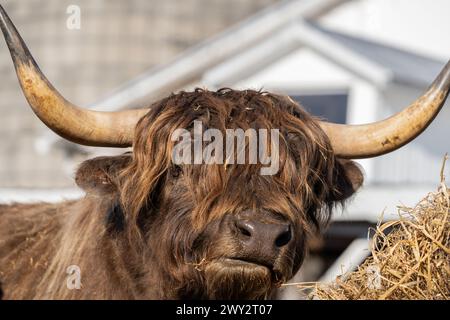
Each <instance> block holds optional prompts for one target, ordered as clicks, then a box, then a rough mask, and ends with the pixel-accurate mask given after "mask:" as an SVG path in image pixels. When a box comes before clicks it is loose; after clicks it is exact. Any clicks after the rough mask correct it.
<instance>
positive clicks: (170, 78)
mask: <svg viewBox="0 0 450 320" xmlns="http://www.w3.org/2000/svg"><path fill="white" fill-rule="evenodd" d="M2 5H3V6H4V8H5V9H6V11H7V12H8V14H9V15H10V17H11V19H12V20H13V21H14V23H15V24H16V26H17V28H18V29H19V31H20V32H21V34H22V36H23V38H24V39H25V41H26V43H27V44H28V46H29V48H30V50H31V52H32V53H33V55H34V56H35V58H36V60H37V62H38V64H39V65H40V67H41V69H42V70H43V71H44V73H45V74H46V75H47V76H48V78H49V79H50V81H51V82H52V83H53V84H54V85H55V87H56V88H57V89H58V90H59V91H60V92H61V93H62V94H63V95H64V96H66V97H67V98H68V99H69V100H71V101H72V102H74V103H76V104H78V105H83V106H86V107H90V108H94V109H98V110H117V109H123V108H130V107H140V106H146V105H149V104H150V103H151V102H152V101H154V100H155V99H158V98H160V97H163V96H165V95H167V94H169V93H170V92H174V91H178V90H181V89H193V88H195V87H197V86H199V87H207V88H209V89H211V90H214V89H218V88H220V87H224V86H227V87H232V88H235V89H243V88H244V89H245V88H252V89H260V88H263V89H264V90H267V91H273V92H278V93H284V94H288V95H290V96H291V97H292V98H293V99H295V100H297V101H299V102H300V103H301V104H302V105H303V106H304V107H305V108H306V109H307V110H308V111H310V112H311V113H313V114H316V115H318V116H321V117H323V118H325V119H327V120H329V121H334V122H340V123H350V124H357V123H366V122H373V121H376V120H380V119H383V118H385V117H388V116H390V115H392V114H394V113H395V112H398V111H399V110H401V109H403V108H404V107H405V106H406V105H408V104H409V103H410V102H412V101H413V100H415V99H416V98H417V97H418V96H419V95H421V94H422V93H423V91H424V90H425V89H426V87H427V86H428V85H429V84H430V83H431V82H432V80H433V79H434V77H435V76H436V75H437V74H438V72H439V70H440V69H441V68H442V67H443V66H444V64H445V62H446V61H447V60H448V59H449V58H450V36H449V34H450V19H448V13H449V12H450V1H448V0H433V1H427V0H290V1H281V0H183V1H179V0H164V1H163V0H108V1H106V0H78V1H77V0H70V1H69V0H9V1H2ZM0 42H1V43H2V44H0V73H1V78H0V79H1V80H0V134H1V137H2V138H1V139H0V150H1V151H0V203H10V202H13V201H20V202H31V201H58V200H61V199H71V198H76V197H80V196H82V193H81V191H80V190H78V189H77V188H76V186H75V184H74V182H73V175H74V170H75V168H76V166H77V165H78V164H80V162H81V161H83V160H84V159H87V158H90V157H93V156H97V155H107V154H116V153H122V152H123V150H115V149H99V148H87V147H80V146H77V145H74V144H72V143H70V142H66V141H63V140H62V139H60V138H59V137H57V136H56V135H54V134H53V133H51V132H50V131H49V130H48V129H47V128H46V127H45V126H44V125H43V124H42V123H41V122H40V121H39V120H38V119H37V118H36V117H35V115H34V114H33V113H32V112H31V110H30V108H29V107H28V106H27V103H26V100H25V98H24V97H23V95H22V92H21V90H20V88H19V85H18V82H17V79H16V76H15V73H14V68H13V64H12V62H11V59H10V56H9V52H8V50H7V48H6V45H5V44H4V42H3V41H0ZM448 104H449V103H448V102H447V106H445V107H444V109H443V110H442V111H441V113H440V114H439V116H438V117H437V118H436V120H435V121H434V122H433V123H432V124H431V125H430V127H429V128H428V129H427V130H426V131H425V132H424V133H423V134H422V135H421V136H420V137H419V138H417V139H416V140H414V141H413V142H412V143H410V144H408V145H407V146H405V147H403V148H401V149H400V150H398V151H396V152H394V153H392V154H389V155H385V156H382V157H378V158H375V159H368V160H362V161H359V162H360V163H361V165H362V166H363V168H364V170H365V174H366V182H365V186H364V188H363V189H362V191H360V192H359V194H358V195H357V196H356V197H355V199H354V200H353V201H352V202H351V203H350V204H349V205H348V206H347V207H346V208H345V209H344V210H342V212H340V211H339V210H338V211H337V212H336V213H335V217H334V221H333V224H332V225H331V227H330V228H329V229H328V231H327V233H326V235H325V237H324V238H323V239H317V241H314V243H313V244H311V247H312V248H311V250H312V253H311V255H310V256H309V258H308V261H307V263H305V265H304V267H303V268H302V270H301V271H300V273H299V274H298V275H297V276H296V278H295V279H293V281H294V282H299V281H314V280H318V279H320V280H322V281H327V280H329V279H331V278H332V277H333V276H335V275H337V274H339V273H342V272H344V271H346V270H348V269H351V268H353V267H355V266H356V265H358V263H360V262H361V261H362V260H363V259H364V258H365V257H366V256H367V254H368V251H367V249H366V248H367V243H368V240H367V229H368V227H370V226H373V225H375V224H376V222H377V220H378V219H379V217H380V215H381V213H382V212H383V211H385V214H384V217H383V219H384V220H387V219H391V218H393V217H395V214H396V206H397V205H400V204H404V205H414V204H415V203H416V202H417V201H419V200H420V199H421V197H422V196H424V195H425V194H426V193H427V192H430V191H432V190H434V189H435V188H436V186H437V184H438V182H439V171H440V168H441V164H442V159H443V156H444V154H445V152H448V151H450V125H449V124H450V106H449V105H448ZM446 173H447V175H448V174H449V173H450V166H447V169H446ZM281 297H283V298H298V295H297V290H295V287H294V286H292V287H285V289H284V290H283V292H282V294H281Z"/></svg>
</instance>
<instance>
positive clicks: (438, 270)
mask: <svg viewBox="0 0 450 320" xmlns="http://www.w3.org/2000/svg"><path fill="white" fill-rule="evenodd" d="M444 164H445V160H444ZM443 168H444V165H443ZM449 195H450V189H448V188H447V186H446V185H445V183H444V175H443V169H442V171H441V185H440V187H439V189H438V191H437V192H434V193H430V194H428V195H427V196H426V197H425V198H424V199H423V200H422V201H421V202H420V203H419V204H418V205H417V206H416V207H415V208H407V207H399V218H398V219H397V220H395V221H389V222H386V223H384V224H382V225H378V226H377V228H376V230H374V232H375V234H374V237H373V241H372V242H371V253H372V255H371V256H370V257H369V258H367V259H366V261H365V262H364V263H363V264H362V265H361V266H360V267H359V268H358V269H357V270H356V271H353V272H351V273H348V274H345V275H342V276H340V277H338V278H337V279H336V280H335V281H334V282H333V283H331V284H316V285H315V290H314V291H313V293H312V295H311V297H312V298H315V299H324V300H347V299H348V300H356V299H370V300H373V299H392V300H399V299H450V197H449ZM388 230H392V231H390V232H387V231H388Z"/></svg>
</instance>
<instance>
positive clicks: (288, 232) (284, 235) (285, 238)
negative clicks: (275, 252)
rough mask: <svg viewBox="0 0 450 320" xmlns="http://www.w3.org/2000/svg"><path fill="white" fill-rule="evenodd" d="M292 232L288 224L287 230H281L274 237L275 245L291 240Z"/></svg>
mask: <svg viewBox="0 0 450 320" xmlns="http://www.w3.org/2000/svg"><path fill="white" fill-rule="evenodd" d="M291 238H292V233H291V227H290V226H289V227H288V228H287V230H285V231H284V232H282V233H281V234H280V235H279V236H278V237H277V238H276V239H275V245H276V246H277V247H283V246H285V245H287V244H288V243H289V241H291Z"/></svg>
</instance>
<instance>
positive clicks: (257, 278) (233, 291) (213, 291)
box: [204, 258, 278, 299]
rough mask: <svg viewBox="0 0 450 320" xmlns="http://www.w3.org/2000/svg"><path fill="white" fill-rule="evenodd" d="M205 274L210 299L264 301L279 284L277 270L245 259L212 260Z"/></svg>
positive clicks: (206, 267)
mask: <svg viewBox="0 0 450 320" xmlns="http://www.w3.org/2000/svg"><path fill="white" fill-rule="evenodd" d="M204 271H205V272H204V275H205V280H206V289H207V296H208V297H209V298H210V299H263V298H267V297H269V296H270V294H271V292H272V291H273V289H274V288H275V287H276V284H277V283H278V282H277V281H276V279H277V277H276V276H275V271H274V270H273V268H270V267H268V266H266V265H262V264H261V263H257V262H255V261H251V260H247V259H245V260H244V259H241V258H239V259H238V258H220V259H215V260H212V261H210V262H208V263H207V264H206V266H205V269H204Z"/></svg>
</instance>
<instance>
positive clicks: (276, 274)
mask: <svg viewBox="0 0 450 320" xmlns="http://www.w3.org/2000/svg"><path fill="white" fill-rule="evenodd" d="M223 262H224V263H225V264H227V263H228V264H233V265H241V266H246V267H258V268H261V267H264V268H266V269H267V270H268V271H269V272H270V274H271V278H272V281H273V282H274V283H276V284H278V283H280V281H281V279H282V278H283V275H282V273H281V271H279V270H278V269H276V268H274V265H273V264H272V263H270V262H267V261H261V260H254V259H251V258H245V259H244V258H234V257H232V258H225V259H223Z"/></svg>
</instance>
